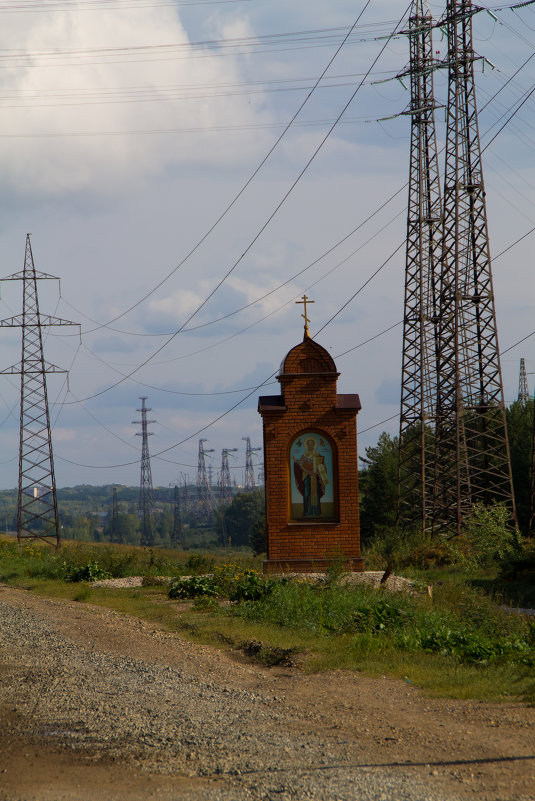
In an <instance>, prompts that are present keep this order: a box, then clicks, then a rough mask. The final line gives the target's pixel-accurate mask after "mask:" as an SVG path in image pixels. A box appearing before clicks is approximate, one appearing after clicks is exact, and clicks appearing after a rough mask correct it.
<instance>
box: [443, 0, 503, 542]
mask: <svg viewBox="0 0 535 801" xmlns="http://www.w3.org/2000/svg"><path fill="white" fill-rule="evenodd" d="M476 11H477V9H476V8H474V7H472V4H471V1H470V0H448V2H447V7H446V16H445V18H444V20H443V23H442V25H443V27H444V29H445V32H446V36H447V40H448V103H447V113H446V119H447V132H446V153H445V169H444V215H443V217H444V221H443V250H442V265H441V281H440V306H439V312H440V314H439V319H440V324H439V348H438V364H437V367H438V399H437V426H436V444H437V456H436V459H437V493H436V508H435V515H434V523H435V527H436V529H437V530H438V529H443V528H447V529H449V530H450V531H454V532H459V531H460V528H461V525H462V520H463V517H464V516H465V515H467V514H469V513H470V511H471V507H472V504H473V503H475V502H476V501H480V502H486V503H488V502H490V501H492V500H498V501H505V502H506V503H507V504H508V506H509V507H510V509H511V514H512V515H513V517H514V514H515V512H514V495H513V485H512V477H511V462H510V457H509V444H508V439H507V428H506V422H505V403H504V397H503V388H502V377H501V369H500V358H499V350H498V335H497V329H496V315H495V309H494V293H493V288H492V272H491V262H490V251H489V242H488V231H487V214H486V205H485V188H484V183H483V168H482V163H481V148H480V142H479V130H478V120H477V109H476V98H475V86H474V60H475V59H476V56H475V55H474V50H473V47H472V16H473V14H474V13H476Z"/></svg>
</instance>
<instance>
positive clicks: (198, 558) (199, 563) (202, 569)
mask: <svg viewBox="0 0 535 801" xmlns="http://www.w3.org/2000/svg"><path fill="white" fill-rule="evenodd" d="M213 567H214V560H213V559H212V557H211V556H205V555H204V554H202V553H190V555H189V556H188V558H187V559H186V562H185V564H184V570H185V572H186V573H188V574H191V575H196V576H198V575H200V574H201V573H210V572H211V571H212V569H213Z"/></svg>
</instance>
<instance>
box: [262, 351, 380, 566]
mask: <svg viewBox="0 0 535 801" xmlns="http://www.w3.org/2000/svg"><path fill="white" fill-rule="evenodd" d="M338 375H339V374H338V373H337V372H336V366H335V364H334V361H333V360H332V358H331V356H330V355H329V354H328V352H327V351H326V350H325V349H324V348H322V347H321V346H320V345H318V344H317V343H316V342H314V341H313V340H312V339H310V338H308V337H306V338H305V340H304V341H303V342H302V343H300V344H299V345H297V346H296V347H295V348H293V349H292V350H291V351H290V352H289V354H288V355H287V356H286V358H285V360H284V362H283V364H282V366H281V372H280V374H279V376H278V380H279V382H280V385H281V395H280V396H269V397H263V398H260V400H259V405H258V407H259V412H260V414H261V415H262V418H263V428H264V480H265V489H266V520H267V549H268V550H267V560H266V562H265V564H264V569H265V570H266V571H268V572H273V571H280V570H283V571H285V570H289V571H298V572H310V571H315V570H318V571H321V570H324V569H325V568H326V566H327V565H328V564H329V563H332V561H333V560H338V559H339V558H340V555H341V554H343V556H344V559H345V562H346V565H347V567H348V569H350V570H363V567H364V566H363V562H362V559H361V558H360V536H359V508H358V462H357V426H356V417H357V412H358V410H359V409H360V401H359V399H358V395H338V394H337V392H336V385H337V380H338ZM305 430H308V431H310V430H313V431H314V432H317V433H318V434H319V435H321V434H325V435H327V436H326V439H327V440H329V439H330V442H331V445H332V446H333V447H332V450H333V474H334V475H333V479H334V485H335V497H336V498H337V499H338V503H337V508H336V509H335V519H334V520H333V521H321V522H320V521H318V522H316V520H317V519H316V520H315V519H314V518H307V519H306V520H298V521H297V520H292V519H291V515H290V454H289V449H290V445H291V443H292V441H293V440H294V439H295V437H296V435H298V434H299V433H300V432H301V431H305Z"/></svg>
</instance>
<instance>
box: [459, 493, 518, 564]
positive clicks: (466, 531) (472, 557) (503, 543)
mask: <svg viewBox="0 0 535 801" xmlns="http://www.w3.org/2000/svg"><path fill="white" fill-rule="evenodd" d="M518 537H519V535H518V533H517V531H516V530H515V529H514V528H513V527H512V526H511V525H510V513H509V510H508V509H507V507H506V506H505V505H504V504H500V503H494V504H492V505H491V506H486V505H485V504H483V503H476V504H474V506H473V507H472V513H471V515H470V516H469V517H468V518H467V519H466V521H465V523H464V528H463V532H462V534H461V535H460V537H458V538H455V539H453V540H451V542H450V548H451V553H452V556H453V560H454V562H455V563H456V564H458V565H459V566H460V567H462V568H464V569H466V570H468V571H475V570H477V569H478V568H481V567H485V568H489V567H494V566H498V565H500V564H501V563H502V562H504V561H505V560H507V559H510V558H511V557H512V556H513V555H514V554H515V553H517V552H518V551H519V550H520V542H519V539H518Z"/></svg>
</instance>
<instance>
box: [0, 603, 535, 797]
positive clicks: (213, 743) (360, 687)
mask: <svg viewBox="0 0 535 801" xmlns="http://www.w3.org/2000/svg"><path fill="white" fill-rule="evenodd" d="M0 614H1V621H2V622H1V624H0V646H1V651H0V715H1V716H2V719H3V725H2V731H1V734H0V748H1V753H2V756H1V758H0V770H1V771H2V772H1V773H0V799H1V801H37V800H38V801H48V800H49V799H54V801H56V800H57V801H59V799H63V798H64V799H69V801H76V799H78V798H80V799H81V798H84V799H94V800H95V801H100V799H101V798H102V799H104V798H106V799H107V801H113V799H128V801H135V799H137V798H140V799H141V798H143V799H145V798H150V797H155V798H160V799H164V800H165V799H181V801H182V800H183V801H197V800H198V799H199V800H200V799H203V801H205V799H213V801H219V799H221V801H231V800H232V801H242V799H243V801H245V800H246V799H262V800H264V801H267V800H268V799H269V801H272V800H274V799H277V801H279V800H280V801H286V800H287V799H317V800H318V801H320V800H321V801H333V799H336V800H337V801H338V800H339V801H353V800H354V799H359V800H360V799H362V801H368V800H369V801H387V799H388V801H390V799H396V801H404V800H405V799H407V801H408V799H410V801H424V800H425V801H446V799H447V800H448V801H455V799H459V800H460V799H466V798H474V799H475V798H478V799H479V801H484V799H487V801H490V799H492V800H493V801H494V800H495V799H496V800H497V799H523V800H524V799H526V800H527V799H535V791H534V790H533V789H532V788H534V787H535V772H534V766H535V747H534V746H535V741H534V735H535V710H532V709H531V710H530V709H528V708H525V707H521V706H518V705H509V706H503V707H498V706H497V705H483V704H474V703H468V702H466V703H465V702H447V701H441V700H430V699H427V698H425V696H423V695H422V694H420V693H419V692H418V691H417V690H414V689H413V688H411V687H407V686H405V685H404V684H403V683H401V682H394V681H389V680H381V679H378V680H377V679H376V680H372V679H367V678H363V677H359V676H358V675H355V674H349V673H342V672H335V673H330V674H327V675H324V676H305V675H303V674H302V673H300V672H299V671H298V670H295V669H281V668H277V669H273V670H271V671H269V670H264V669H260V668H258V667H257V666H255V665H251V664H247V663H240V662H239V661H237V658H233V657H232V655H229V654H227V653H224V652H220V651H216V650H213V649H210V648H206V647H203V646H199V645H197V644H193V643H190V642H187V641H185V640H184V639H182V638H181V637H179V636H177V635H171V634H166V633H165V632H162V631H159V630H157V629H155V628H154V626H152V625H148V624H145V623H143V622H142V621H140V620H137V619H132V618H126V617H123V616H120V615H118V614H117V613H115V612H111V611H108V610H103V609H101V608H97V607H91V606H89V605H83V604H76V603H74V602H66V601H58V600H46V599H42V598H37V597H34V596H32V595H31V593H27V592H24V591H22V590H14V589H11V588H7V587H4V588H0ZM496 720H499V724H498V725H497V724H496ZM468 726H470V728H472V730H473V731H474V733H475V734H477V743H475V744H472V745H473V747H472V748H471V747H470V746H469V744H468V743H467V738H466V732H468V734H470V731H469V730H468ZM498 728H501V731H500V735H499V737H498V736H497V729H498ZM476 746H477V747H476ZM2 777H3V780H2ZM1 788H3V789H1Z"/></svg>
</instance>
